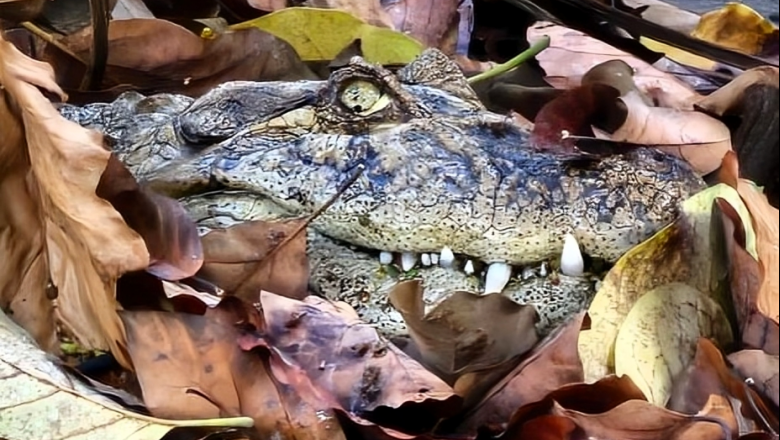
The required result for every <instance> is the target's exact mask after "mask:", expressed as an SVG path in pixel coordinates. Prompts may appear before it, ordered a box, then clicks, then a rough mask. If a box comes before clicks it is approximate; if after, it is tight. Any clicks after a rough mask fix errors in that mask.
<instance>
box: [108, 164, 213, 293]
mask: <svg viewBox="0 0 780 440" xmlns="http://www.w3.org/2000/svg"><path fill="white" fill-rule="evenodd" d="M96 193H97V195H98V197H101V198H103V199H106V200H108V201H109V202H111V205H113V206H114V209H116V210H117V211H119V213H120V214H121V215H122V218H123V219H124V220H125V223H127V225H128V226H130V227H131V228H133V229H134V230H135V231H136V232H138V233H139V234H141V237H143V239H144V243H145V244H146V248H147V249H148V250H149V254H150V255H149V256H150V262H149V267H148V268H147V271H148V272H150V273H152V274H154V275H156V276H158V277H160V278H162V279H165V280H174V281H175V280H180V279H182V278H187V277H191V276H192V275H194V274H195V272H197V271H198V269H200V267H201V265H202V264H203V247H202V246H201V242H200V236H199V235H198V229H197V227H196V226H195V222H194V221H192V219H191V218H190V217H189V216H188V215H187V212H186V211H185V210H184V208H183V207H182V206H181V205H180V204H179V202H177V201H176V200H173V199H171V198H168V197H165V196H162V195H159V194H155V193H153V192H151V191H148V190H146V189H144V188H141V187H140V186H139V185H138V182H136V180H135V178H134V177H133V175H132V174H130V171H128V169H127V168H126V167H125V166H124V165H123V164H122V163H121V162H120V161H119V159H117V158H116V156H114V155H111V157H110V158H109V160H108V165H107V166H106V170H105V171H104V172H103V175H102V176H101V177H100V182H99V183H98V186H97V189H96Z"/></svg>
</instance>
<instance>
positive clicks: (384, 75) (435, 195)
mask: <svg viewBox="0 0 780 440" xmlns="http://www.w3.org/2000/svg"><path fill="white" fill-rule="evenodd" d="M572 111H576V109H572ZM174 125H175V126H176V130H177V131H178V133H179V137H180V139H182V142H183V143H184V145H183V146H182V147H181V149H180V153H179V156H180V157H179V158H178V159H177V160H174V161H172V162H171V161H169V163H167V164H166V165H165V166H163V167H161V168H159V169H157V170H154V171H153V172H151V173H149V174H148V176H147V179H146V180H147V182H146V183H147V184H149V185H150V186H152V187H153V188H155V189H157V190H160V191H163V192H166V193H168V194H170V195H174V196H181V195H185V194H192V193H196V192H202V191H206V190H213V189H214V188H215V187H221V188H229V189H236V190H244V191H248V192H251V193H254V194H257V195H259V196H263V197H267V198H270V199H271V200H273V201H274V202H275V203H276V204H278V205H279V206H280V207H282V208H283V209H285V210H288V211H290V212H294V213H299V214H306V213H311V212H313V211H315V210H316V209H318V208H319V207H320V206H322V205H323V204H325V203H326V202H327V201H329V200H330V199H332V198H334V197H336V196H337V195H338V197H337V200H336V202H335V203H334V204H333V205H332V206H330V207H329V208H328V209H326V210H325V211H324V212H323V213H322V214H321V215H320V216H319V217H318V218H317V220H316V221H315V222H314V223H313V225H314V227H316V228H317V229H318V230H319V231H320V232H322V233H323V234H325V235H328V236H330V237H333V238H335V239H339V240H342V241H345V242H348V243H351V244H354V245H356V246H360V247H363V248H368V249H374V250H377V251H387V252H398V253H402V254H403V255H404V258H405V259H406V260H405V261H412V262H414V259H415V258H416V255H419V254H425V255H429V256H433V255H436V257H437V258H438V259H442V260H443V259H447V260H451V259H452V258H451V256H452V255H457V254H459V255H462V256H464V257H465V259H464V260H463V261H466V260H469V261H470V260H472V259H474V260H479V261H482V262H484V263H487V264H491V265H493V264H495V265H496V267H498V266H500V267H510V265H517V264H526V263H531V262H538V261H542V260H545V259H550V258H555V257H557V256H558V255H559V254H560V252H561V250H562V248H563V243H564V237H565V236H567V234H570V235H572V236H574V237H575V238H576V239H577V241H578V242H579V245H580V247H581V249H582V250H583V251H584V252H586V253H588V254H590V255H592V256H594V257H599V258H604V259H607V260H610V261H614V260H615V259H617V258H618V257H619V256H620V255H621V254H623V253H624V252H625V251H626V250H628V249H629V248H631V247H632V246H634V245H636V244H638V243H639V242H641V241H642V240H644V239H646V238H648V237H649V236H650V235H652V234H654V233H655V232H657V231H658V230H659V229H660V228H662V227H663V226H664V225H666V224H668V223H669V222H670V221H672V220H673V219H674V218H675V216H676V215H677V208H678V205H679V202H680V201H681V200H683V199H685V198H687V197H688V196H690V195H691V194H692V193H694V192H696V191H698V190H700V189H701V188H702V187H703V185H704V184H703V182H702V181H701V179H700V178H699V177H698V176H697V175H695V173H694V172H693V171H692V170H691V168H690V167H689V166H688V165H687V164H686V163H685V162H684V161H682V160H679V159H677V158H675V157H672V156H669V155H666V154H664V153H661V152H659V151H656V150H654V149H650V148H636V149H631V150H627V152H626V153H625V154H616V155H612V156H609V157H605V158H601V159H599V160H572V159H571V157H570V156H567V157H566V158H564V157H560V156H556V155H555V154H550V153H540V152H535V151H532V150H530V149H529V148H527V144H528V133H527V132H525V131H524V130H523V129H522V128H521V127H519V126H518V125H516V124H515V123H514V121H513V120H512V119H511V118H508V117H506V116H503V115H499V114H495V113H492V112H489V111H487V110H485V108H484V107H483V106H482V105H481V104H480V103H479V100H478V99H477V97H476V95H475V94H474V92H473V90H472V89H471V88H470V87H469V85H468V83H467V81H466V78H465V77H464V76H463V75H462V74H461V73H460V70H459V68H458V67H457V66H456V65H454V64H453V63H451V62H450V61H449V59H448V58H447V57H446V56H445V55H443V54H442V53H441V52H439V51H436V50H428V51H426V52H425V53H424V54H423V55H422V56H421V57H420V58H419V59H417V60H416V61H414V62H413V63H411V64H410V65H408V66H406V67H404V68H403V69H402V70H400V71H399V72H398V73H397V74H393V73H391V72H390V71H388V70H385V69H383V68H381V67H377V66H373V65H370V64H368V63H366V62H365V61H363V60H362V59H360V58H354V59H353V60H351V62H350V63H349V65H348V66H346V67H344V68H341V69H339V70H337V71H335V72H334V73H333V74H332V75H331V77H330V78H329V79H328V80H327V81H315V82H303V81H302V82H269V83H253V82H232V83H226V84H223V85H221V86H219V87H217V88H216V89H214V90H213V91H211V92H210V93H208V94H206V95H204V96H203V97H201V98H199V99H197V100H195V101H194V102H193V103H192V104H191V105H190V106H189V107H188V108H187V109H186V110H185V111H183V112H181V113H180V114H178V116H176V118H175V124H174ZM356 174H359V176H358V177H357V179H356V180H354V182H353V183H352V184H350V185H347V183H348V182H349V181H350V180H351V179H353V178H354V176H355V175H356ZM507 270H511V269H507Z"/></svg>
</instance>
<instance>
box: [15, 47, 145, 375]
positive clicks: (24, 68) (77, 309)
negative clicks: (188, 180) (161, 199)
mask: <svg viewBox="0 0 780 440" xmlns="http://www.w3.org/2000/svg"><path fill="white" fill-rule="evenodd" d="M53 76H54V75H53V72H52V69H51V67H50V66H48V65H47V64H44V63H40V62H37V61H33V60H31V59H30V58H27V57H26V56H24V55H22V54H21V53H20V52H19V51H18V50H17V49H16V48H15V47H13V46H12V45H10V44H9V43H7V42H5V41H4V40H2V38H0V83H1V84H3V87H4V88H5V93H4V95H5V96H4V98H6V99H13V100H14V101H15V102H16V103H17V105H18V106H19V113H18V115H19V116H18V117H17V116H15V115H14V114H13V113H11V112H9V111H8V110H9V109H8V108H7V107H6V108H5V110H6V111H5V112H3V114H2V115H0V121H2V123H1V124H0V127H3V137H4V139H3V140H5V141H9V142H8V143H4V144H3V145H2V152H0V157H3V158H4V159H6V160H2V161H0V162H2V163H3V167H4V169H3V171H7V170H9V169H13V170H14V172H13V173H10V174H6V173H3V174H1V175H2V176H3V177H2V178H3V181H2V182H0V188H2V189H1V190H0V192H2V193H3V194H4V196H5V198H4V200H6V201H9V202H10V201H13V202H10V203H8V204H7V205H6V206H13V209H12V210H8V209H3V210H2V211H5V212H4V213H3V214H0V219H3V220H2V223H3V226H4V227H3V229H4V230H3V231H2V232H3V235H2V240H1V241H2V248H3V249H2V251H1V252H2V254H3V255H2V257H0V259H2V260H3V261H13V262H15V263H13V264H11V265H5V264H4V265H3V271H2V273H0V281H1V282H2V284H0V285H1V286H2V293H3V295H2V302H3V307H9V306H10V310H11V311H12V313H13V318H14V319H15V320H17V322H19V323H20V324H21V325H22V326H23V327H25V328H26V329H27V330H28V331H29V332H30V333H31V334H33V335H34V337H35V338H36V340H37V341H38V342H39V343H40V344H41V345H42V347H44V348H45V349H48V350H53V349H56V348H55V345H56V337H55V335H54V334H53V325H52V324H53V322H54V316H53V314H52V309H51V305H50V303H48V301H47V300H46V295H47V291H48V292H49V293H50V294H51V293H54V292H58V294H59V298H58V304H59V307H58V309H57V314H58V317H59V318H60V319H61V320H62V321H63V322H64V324H65V325H66V327H67V328H68V329H69V330H71V331H72V333H73V334H74V335H75V336H76V337H77V339H78V340H79V342H81V344H82V345H83V346H85V347H87V348H101V349H109V348H110V349H111V351H112V353H113V354H114V355H115V356H116V357H117V359H118V360H119V361H120V362H122V363H123V364H124V365H129V361H128V359H127V358H126V357H125V355H124V352H123V348H122V347H123V345H124V334H123V330H122V326H121V323H120V321H119V317H118V316H117V314H116V309H117V304H116V300H115V298H114V295H115V290H114V289H115V283H116V279H117V278H118V277H119V276H120V275H122V274H123V273H125V272H128V271H133V270H141V269H144V268H146V267H147V266H148V264H149V254H148V252H147V250H146V246H145V245H144V242H143V240H142V238H141V237H140V236H139V235H138V234H137V233H136V232H135V231H133V230H132V229H130V228H129V227H128V226H127V225H126V224H125V222H124V221H123V220H122V217H121V216H120V215H119V213H118V212H116V211H115V210H114V209H113V208H112V207H111V205H110V204H109V203H108V202H107V201H105V200H102V199H100V198H98V197H97V196H96V195H95V190H96V188H97V186H98V182H99V180H100V178H101V174H102V173H103V170H104V169H105V168H106V164H107V162H108V159H109V156H110V153H109V152H108V151H107V150H106V149H104V148H103V146H102V138H101V136H100V135H99V134H98V133H96V132H94V131H89V130H87V129H84V128H82V127H80V126H78V124H76V123H73V122H70V121H67V120H66V119H64V118H63V117H61V116H60V115H59V113H58V112H57V111H56V110H55V109H54V107H53V106H52V105H51V103H50V102H49V101H48V100H47V99H46V98H44V96H43V95H42V94H41V92H40V91H39V90H38V89H37V88H36V85H38V86H41V87H42V88H44V89H46V90H49V91H51V92H53V93H55V94H60V95H63V93H62V91H61V90H60V89H59V87H58V86H57V85H56V83H55V82H54V77H53ZM30 80H32V81H30ZM18 124H23V125H24V127H25V134H26V139H23V138H20V137H19V136H18V135H19V134H20V133H18V132H17V131H15V129H14V128H13V127H15V126H16V127H18V126H19V125H18ZM6 130H7V131H6ZM25 143H26V145H25ZM25 149H26V150H27V154H29V156H28V157H27V158H26V157H25ZM28 161H29V162H28ZM11 164H13V168H11ZM5 167H9V168H5ZM17 262H18V263H17ZM8 270H13V271H14V272H8ZM49 280H50V282H51V284H52V286H53V287H49V288H48V289H47V283H49ZM20 288H23V289H24V290H21V292H23V295H24V297H23V298H22V301H18V300H16V298H14V297H15V296H16V294H17V292H20V290H18V289H20ZM31 318H32V319H31Z"/></svg>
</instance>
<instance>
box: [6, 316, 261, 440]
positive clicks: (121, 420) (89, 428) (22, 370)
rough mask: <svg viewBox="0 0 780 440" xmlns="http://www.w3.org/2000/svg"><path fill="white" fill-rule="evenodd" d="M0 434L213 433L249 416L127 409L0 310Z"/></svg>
mask: <svg viewBox="0 0 780 440" xmlns="http://www.w3.org/2000/svg"><path fill="white" fill-rule="evenodd" d="M0 390H2V391H0V402H2V405H1V407H0V438H3V439H8V440H28V439H34V438H63V439H64V438H79V439H84V440H103V439H108V438H110V439H117V440H140V439H158V438H162V437H163V436H164V435H165V434H166V433H167V432H169V431H170V430H171V429H174V428H177V427H178V428H179V429H180V430H187V429H188V428H187V427H189V428H190V429H191V428H197V429H200V430H201V433H203V429H204V428H205V427H206V426H210V427H211V428H210V430H212V431H218V430H220V428H219V427H222V429H225V428H229V427H241V426H243V427H251V426H252V420H251V419H248V418H246V417H238V418H232V419H224V420H200V421H197V420H189V421H174V420H162V419H156V418H152V417H149V416H146V415H142V414H137V413H133V412H131V411H129V410H127V409H126V408H123V407H121V406H120V405H119V404H117V403H116V402H115V401H114V400H112V399H111V398H109V397H107V396H106V395H104V394H101V393H100V392H99V391H98V390H96V389H94V388H92V387H90V386H88V384H87V383H85V382H84V381H83V380H82V379H81V378H79V377H75V376H72V375H70V374H69V373H67V372H65V371H64V370H62V369H61V368H60V366H59V365H57V364H55V363H53V362H52V360H51V358H50V357H49V356H48V355H47V354H46V353H45V352H43V351H42V350H41V349H40V348H38V347H37V346H36V345H35V343H34V342H33V341H32V340H31V339H30V338H29V335H28V334H27V333H26V332H25V331H24V330H23V329H21V328H20V327H19V326H17V325H16V324H14V323H13V322H12V321H11V320H10V319H8V317H7V316H6V315H5V313H3V311H2V309H0ZM44 414H45V415H46V416H42V415H44Z"/></svg>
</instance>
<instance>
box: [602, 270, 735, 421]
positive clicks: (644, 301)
mask: <svg viewBox="0 0 780 440" xmlns="http://www.w3.org/2000/svg"><path fill="white" fill-rule="evenodd" d="M700 337H707V338H712V339H714V340H715V341H717V342H718V344H720V345H721V346H728V344H730V343H731V342H732V338H733V336H732V334H731V327H730V324H729V321H728V318H727V317H726V315H725V313H724V312H723V310H722V309H721V307H720V306H719V305H718V303H716V302H715V301H714V300H712V299H711V298H709V297H708V296H705V295H704V294H703V293H701V292H699V291H698V290H696V289H694V288H693V287H690V286H688V285H685V284H682V283H669V284H665V285H663V286H660V287H656V288H654V289H652V290H650V291H648V292H647V293H645V294H644V295H642V297H640V298H639V299H638V300H637V301H636V303H635V304H634V306H633V307H632V308H631V311H630V312H628V315H626V319H625V321H624V322H623V324H622V325H621V326H620V330H619V331H618V334H617V339H616V340H615V373H616V374H618V375H627V376H629V377H631V379H632V380H633V381H634V383H635V384H636V385H637V386H638V387H639V388H640V389H641V390H642V392H644V393H645V396H646V397H647V400H649V401H650V402H652V403H654V404H656V405H658V406H666V402H667V400H668V399H669V396H670V394H671V392H672V384H673V382H674V379H675V377H677V375H678V374H680V373H681V372H682V371H683V370H684V369H685V368H686V367H687V366H688V363H690V361H691V360H692V359H693V357H694V354H695V353H696V343H697V341H698V340H699V338H700Z"/></svg>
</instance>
